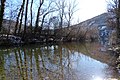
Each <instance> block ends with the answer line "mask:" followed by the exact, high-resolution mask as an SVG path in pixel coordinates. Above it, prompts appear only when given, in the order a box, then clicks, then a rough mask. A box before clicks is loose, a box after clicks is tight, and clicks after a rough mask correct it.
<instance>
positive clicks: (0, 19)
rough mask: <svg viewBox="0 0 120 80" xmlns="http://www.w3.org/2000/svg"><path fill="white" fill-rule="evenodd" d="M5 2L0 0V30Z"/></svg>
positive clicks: (0, 28)
mask: <svg viewBox="0 0 120 80" xmlns="http://www.w3.org/2000/svg"><path fill="white" fill-rule="evenodd" d="M5 2H6V0H1V7H0V8H1V10H0V32H1V30H2V22H3V16H4V9H5Z"/></svg>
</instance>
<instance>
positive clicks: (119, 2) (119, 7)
mask: <svg viewBox="0 0 120 80" xmlns="http://www.w3.org/2000/svg"><path fill="white" fill-rule="evenodd" d="M108 11H109V12H110V13H113V14H115V19H116V20H115V23H116V30H117V38H118V39H117V42H118V43H119V44H120V0H111V2H109V4H108Z"/></svg>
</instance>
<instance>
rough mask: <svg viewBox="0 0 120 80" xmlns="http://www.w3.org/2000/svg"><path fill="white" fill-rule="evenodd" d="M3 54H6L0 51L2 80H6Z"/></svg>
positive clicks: (0, 77) (0, 79)
mask: <svg viewBox="0 0 120 80" xmlns="http://www.w3.org/2000/svg"><path fill="white" fill-rule="evenodd" d="M3 54H4V53H3V51H0V80H6V78H5V68H4V55H3Z"/></svg>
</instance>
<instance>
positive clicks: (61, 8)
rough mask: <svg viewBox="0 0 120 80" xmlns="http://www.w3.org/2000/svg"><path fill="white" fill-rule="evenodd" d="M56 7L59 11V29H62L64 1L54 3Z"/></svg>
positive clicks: (59, 0)
mask: <svg viewBox="0 0 120 80" xmlns="http://www.w3.org/2000/svg"><path fill="white" fill-rule="evenodd" d="M56 6H57V7H58V9H59V17H60V23H59V28H61V29H62V27H63V17H64V15H65V7H66V2H65V0H58V2H56Z"/></svg>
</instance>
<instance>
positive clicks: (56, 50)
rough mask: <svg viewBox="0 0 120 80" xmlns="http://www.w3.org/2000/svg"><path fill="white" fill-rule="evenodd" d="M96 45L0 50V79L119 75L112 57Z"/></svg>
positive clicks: (82, 79)
mask: <svg viewBox="0 0 120 80" xmlns="http://www.w3.org/2000/svg"><path fill="white" fill-rule="evenodd" d="M99 47H100V45H99V44H96V43H91V44H80V43H71V44H70V43H66V44H60V45H52V46H34V48H31V47H19V48H11V49H1V50H0V80H107V79H108V78H109V79H110V78H118V75H117V74H116V73H115V72H113V70H112V69H111V67H110V66H109V65H110V63H111V58H112V56H111V55H109V54H107V53H103V52H100V51H99Z"/></svg>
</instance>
